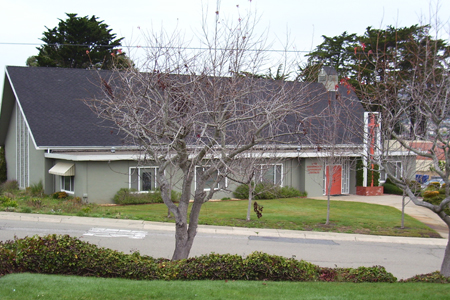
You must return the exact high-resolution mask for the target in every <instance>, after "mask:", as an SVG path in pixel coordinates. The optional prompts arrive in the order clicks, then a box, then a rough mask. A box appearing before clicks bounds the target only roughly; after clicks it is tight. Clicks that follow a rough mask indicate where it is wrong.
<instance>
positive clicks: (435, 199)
mask: <svg viewBox="0 0 450 300" xmlns="http://www.w3.org/2000/svg"><path fill="white" fill-rule="evenodd" d="M422 195H423V201H425V202H428V203H431V204H433V205H440V204H441V202H442V200H444V199H445V195H443V194H441V193H439V191H427V190H425V191H423V192H422ZM444 212H445V213H446V214H447V215H450V208H449V207H448V206H447V207H446V208H444Z"/></svg>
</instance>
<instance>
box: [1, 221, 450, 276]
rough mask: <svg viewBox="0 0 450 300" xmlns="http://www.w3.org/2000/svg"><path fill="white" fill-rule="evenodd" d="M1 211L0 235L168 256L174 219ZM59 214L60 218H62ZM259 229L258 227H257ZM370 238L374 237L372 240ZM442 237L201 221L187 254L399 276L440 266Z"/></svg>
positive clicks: (170, 252) (423, 271)
mask: <svg viewBox="0 0 450 300" xmlns="http://www.w3.org/2000/svg"><path fill="white" fill-rule="evenodd" d="M8 216H15V215H6V214H0V240H3V241H5V240H8V239H13V238H14V236H17V237H19V238H21V237H25V236H32V235H35V234H38V235H47V234H52V233H56V234H69V235H70V236H77V237H79V238H81V239H82V240H85V241H88V242H90V243H94V244H97V245H99V246H101V247H107V248H112V249H116V250H119V251H122V252H124V253H131V252H134V251H139V252H140V253H141V254H146V255H150V256H153V257H165V258H170V257H171V255H172V252H173V250H174V225H173V224H161V223H150V222H142V221H141V222H139V221H126V220H108V219H94V218H77V217H61V216H58V217H57V218H53V217H50V216H48V217H46V216H41V217H39V219H37V217H35V218H33V217H30V218H29V220H26V219H27V217H22V220H17V218H11V217H8ZM60 218H62V219H60ZM258 230H259V231H258ZM372 239H373V241H372ZM445 242H446V241H445V240H443V239H442V240H439V239H411V238H409V239H408V238H391V237H389V238H384V237H370V236H366V238H364V236H361V237H359V236H357V235H345V234H317V233H308V232H296V231H283V232H280V231H275V230H261V229H240V228H226V227H224V228H221V227H209V226H202V227H201V228H200V229H199V232H198V234H197V237H196V240H195V242H194V246H193V248H192V251H191V256H198V255H201V254H208V253H211V252H215V253H232V254H239V255H243V256H245V255H247V254H249V253H251V252H253V251H262V252H266V253H270V254H276V255H282V256H285V257H295V258H296V259H303V260H306V261H309V262H311V263H314V264H317V265H320V266H324V267H335V266H338V267H359V266H374V265H381V266H384V267H386V269H387V270H388V271H389V272H391V273H393V274H394V275H395V276H396V277H397V278H399V279H400V278H408V277H411V276H414V275H416V274H423V273H429V272H433V271H436V270H439V269H440V265H441V262H442V259H443V255H444V250H445Z"/></svg>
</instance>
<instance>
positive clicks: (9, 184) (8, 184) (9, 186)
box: [0, 180, 19, 193]
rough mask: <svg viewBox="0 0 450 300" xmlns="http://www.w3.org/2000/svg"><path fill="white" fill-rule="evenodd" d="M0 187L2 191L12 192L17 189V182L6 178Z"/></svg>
mask: <svg viewBox="0 0 450 300" xmlns="http://www.w3.org/2000/svg"><path fill="white" fill-rule="evenodd" d="M0 189H1V191H2V192H3V193H4V192H8V193H13V192H16V191H18V190H19V183H18V182H17V180H7V181H5V182H4V183H2V184H1V185H0Z"/></svg>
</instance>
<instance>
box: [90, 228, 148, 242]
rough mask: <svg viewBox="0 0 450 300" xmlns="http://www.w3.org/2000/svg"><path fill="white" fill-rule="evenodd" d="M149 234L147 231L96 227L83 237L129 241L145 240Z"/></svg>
mask: <svg viewBox="0 0 450 300" xmlns="http://www.w3.org/2000/svg"><path fill="white" fill-rule="evenodd" d="M147 234H148V232H147V231H138V230H125V229H111V228H98V227H94V228H91V229H89V231H88V232H86V233H84V234H83V235H85V236H96V237H125V238H129V239H143V238H145V236H146V235H147Z"/></svg>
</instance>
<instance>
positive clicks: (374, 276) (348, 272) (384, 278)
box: [338, 266, 397, 283]
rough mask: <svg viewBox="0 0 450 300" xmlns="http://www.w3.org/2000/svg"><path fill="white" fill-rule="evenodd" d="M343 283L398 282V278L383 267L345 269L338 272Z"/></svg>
mask: <svg viewBox="0 0 450 300" xmlns="http://www.w3.org/2000/svg"><path fill="white" fill-rule="evenodd" d="M338 273H340V274H339V277H340V278H341V281H343V282H355V283H358V282H396V281H397V278H395V277H394V275H392V274H391V273H389V272H387V271H386V269H385V268H384V267H382V266H373V267H359V268H356V269H354V268H345V269H340V270H338Z"/></svg>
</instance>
